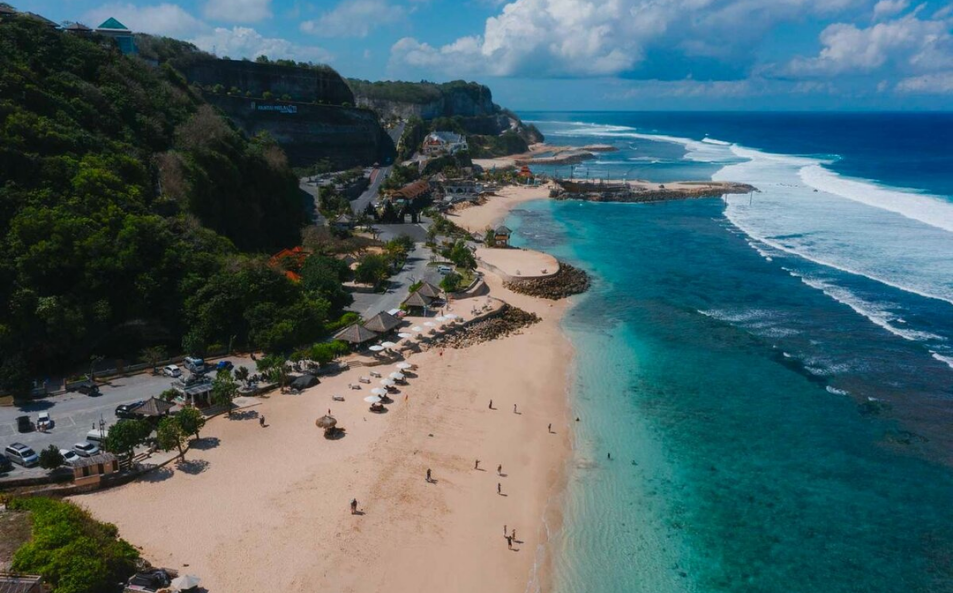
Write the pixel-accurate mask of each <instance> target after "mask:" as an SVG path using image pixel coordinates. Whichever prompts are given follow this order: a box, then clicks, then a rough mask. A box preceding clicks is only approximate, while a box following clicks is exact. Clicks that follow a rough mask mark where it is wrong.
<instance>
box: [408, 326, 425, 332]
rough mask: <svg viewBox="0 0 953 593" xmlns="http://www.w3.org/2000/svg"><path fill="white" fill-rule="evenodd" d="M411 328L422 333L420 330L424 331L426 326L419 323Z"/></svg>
mask: <svg viewBox="0 0 953 593" xmlns="http://www.w3.org/2000/svg"><path fill="white" fill-rule="evenodd" d="M410 329H411V330H413V331H415V332H417V333H420V332H422V331H424V328H422V327H420V326H419V325H415V326H414V327H412V328H410Z"/></svg>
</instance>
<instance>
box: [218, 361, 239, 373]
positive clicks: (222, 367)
mask: <svg viewBox="0 0 953 593" xmlns="http://www.w3.org/2000/svg"><path fill="white" fill-rule="evenodd" d="M233 368H235V365H234V364H232V361H230V360H220V361H218V364H216V365H215V370H216V371H230V370H232V369H233Z"/></svg>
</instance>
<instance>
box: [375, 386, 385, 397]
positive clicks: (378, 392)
mask: <svg viewBox="0 0 953 593" xmlns="http://www.w3.org/2000/svg"><path fill="white" fill-rule="evenodd" d="M371 393H373V394H374V395H380V396H382V397H383V396H385V395H387V390H386V389H384V388H383V387H375V388H374V389H371Z"/></svg>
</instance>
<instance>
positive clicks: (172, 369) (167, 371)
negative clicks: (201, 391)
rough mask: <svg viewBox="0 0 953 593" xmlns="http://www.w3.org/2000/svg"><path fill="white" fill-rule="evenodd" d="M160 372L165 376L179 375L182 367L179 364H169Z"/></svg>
mask: <svg viewBox="0 0 953 593" xmlns="http://www.w3.org/2000/svg"><path fill="white" fill-rule="evenodd" d="M162 374H163V375H165V376H166V377H181V376H182V369H180V368H179V365H175V364H170V365H169V366H167V367H163V369H162Z"/></svg>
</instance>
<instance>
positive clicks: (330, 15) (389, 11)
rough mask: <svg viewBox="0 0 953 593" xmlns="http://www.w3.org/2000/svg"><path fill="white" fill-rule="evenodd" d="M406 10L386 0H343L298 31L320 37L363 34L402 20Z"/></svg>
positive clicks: (365, 34)
mask: <svg viewBox="0 0 953 593" xmlns="http://www.w3.org/2000/svg"><path fill="white" fill-rule="evenodd" d="M406 14H407V12H406V10H405V9H404V8H403V7H400V6H395V5H393V4H391V3H390V2H388V1H387V0H344V1H343V2H341V3H340V4H338V5H337V6H336V7H334V9H333V10H331V11H330V12H326V13H324V14H323V15H321V17H320V18H318V19H316V20H310V21H304V22H303V23H301V30H302V31H304V32H305V33H311V34H314V35H318V36H320V37H367V36H368V35H369V34H370V32H371V31H372V30H374V29H376V28H378V27H381V26H384V25H389V24H392V23H395V22H398V21H400V20H402V19H403V18H404V17H405V16H406Z"/></svg>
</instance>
